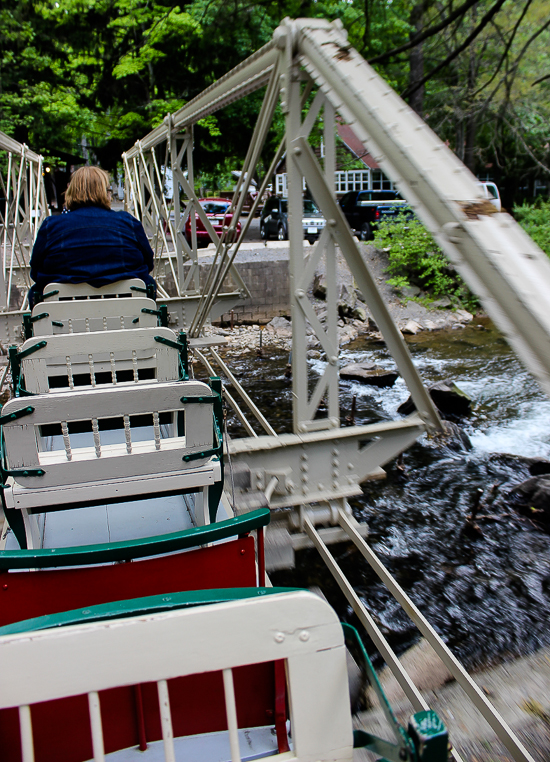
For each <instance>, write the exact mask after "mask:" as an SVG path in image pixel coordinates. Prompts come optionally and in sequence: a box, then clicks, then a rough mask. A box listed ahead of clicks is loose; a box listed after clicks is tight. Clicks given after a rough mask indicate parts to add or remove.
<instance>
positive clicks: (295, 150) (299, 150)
mask: <svg viewBox="0 0 550 762" xmlns="http://www.w3.org/2000/svg"><path fill="white" fill-rule="evenodd" d="M294 153H295V154H296V156H300V154H301V153H302V149H301V148H300V146H296V148H295V149H294Z"/></svg>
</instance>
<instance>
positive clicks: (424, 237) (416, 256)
mask: <svg viewBox="0 0 550 762" xmlns="http://www.w3.org/2000/svg"><path fill="white" fill-rule="evenodd" d="M373 243H374V245H375V246H376V248H377V249H382V250H383V251H385V252H386V253H387V255H388V268H387V271H386V272H387V273H388V275H390V276H391V277H390V278H389V279H388V281H387V282H388V283H389V284H390V285H392V286H394V288H397V289H401V288H406V287H407V286H417V287H418V288H420V289H422V291H423V292H424V297H423V298H424V299H427V300H428V301H430V300H431V299H434V298H436V297H438V296H441V295H443V294H445V295H448V296H449V297H450V298H451V299H454V301H455V302H456V303H460V304H466V305H468V306H472V305H473V301H474V300H473V297H472V295H471V293H470V292H469V290H468V289H467V287H466V286H465V284H464V282H463V281H462V280H461V278H460V276H459V275H457V273H456V271H455V270H454V268H453V267H452V266H451V265H450V264H449V260H448V259H447V258H446V256H445V255H444V254H443V252H442V251H441V249H440V248H439V246H438V245H437V243H436V242H435V241H434V239H433V237H432V236H431V235H430V233H428V231H427V230H426V228H425V227H424V226H423V225H422V223H421V222H420V221H419V220H417V219H412V220H409V219H407V218H406V216H404V215H400V216H399V217H398V218H397V220H395V221H388V222H381V223H380V224H379V225H378V228H377V230H376V231H375V234H374V242H373Z"/></svg>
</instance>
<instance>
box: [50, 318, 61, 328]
mask: <svg viewBox="0 0 550 762" xmlns="http://www.w3.org/2000/svg"><path fill="white" fill-rule="evenodd" d="M52 325H56V326H57V327H58V328H63V323H62V322H61V320H52Z"/></svg>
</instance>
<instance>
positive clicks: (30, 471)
mask: <svg viewBox="0 0 550 762" xmlns="http://www.w3.org/2000/svg"><path fill="white" fill-rule="evenodd" d="M45 473H46V472H45V471H44V469H43V468H15V469H13V470H12V471H6V470H5V471H4V474H5V475H6V476H20V477H21V476H44V474H45Z"/></svg>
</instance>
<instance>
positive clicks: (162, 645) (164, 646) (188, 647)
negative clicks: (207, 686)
mask: <svg viewBox="0 0 550 762" xmlns="http://www.w3.org/2000/svg"><path fill="white" fill-rule="evenodd" d="M0 660H1V662H2V665H3V668H2V670H0V709H3V708H8V707H17V708H18V712H19V720H20V728H21V748H22V749H23V754H22V758H23V761H24V762H27V760H31V759H32V753H33V748H34V743H35V741H36V742H38V740H39V739H38V738H36V739H35V738H34V734H33V721H32V716H35V715H34V712H33V715H31V709H30V706H31V705H33V704H36V703H38V702H46V701H51V700H56V699H63V698H65V697H68V696H81V695H84V696H86V695H87V703H88V707H89V723H88V727H87V728H86V731H85V732H84V733H83V735H85V736H86V742H85V743H84V739H82V738H78V739H75V740H74V741H73V750H74V751H75V758H76V759H79V756H78V752H77V751H76V749H77V747H78V746H79V745H80V744H83V746H84V748H85V749H86V751H87V752H88V750H89V740H88V739H89V738H90V734H91V738H92V746H93V756H94V758H95V759H96V760H99V759H103V755H104V753H105V748H104V737H107V735H110V734H108V733H104V726H105V727H106V726H107V725H108V724H109V723H113V722H114V723H116V722H117V720H118V721H121V718H122V717H123V712H124V707H123V706H121V705H120V704H117V705H116V707H114V708H113V707H112V708H111V712H108V710H107V702H108V701H109V693H106V694H103V693H101V692H102V691H108V690H109V689H117V688H118V687H119V686H134V685H143V684H150V683H153V684H155V683H156V688H157V696H158V703H157V707H156V708H155V709H153V710H152V712H153V713H154V714H156V716H157V717H158V716H159V714H158V713H159V711H160V722H161V729H162V739H163V749H164V756H163V755H162V751H161V748H159V749H158V751H159V757H160V758H164V759H165V760H174V759H175V758H176V749H178V739H177V738H176V739H175V738H174V736H178V735H179V734H178V732H177V730H176V732H175V730H174V729H177V727H178V726H179V727H180V728H181V727H182V723H181V718H180V713H181V712H182V711H183V712H186V711H189V701H191V702H193V700H194V699H193V697H190V696H188V699H189V700H188V701H184V702H183V706H181V705H179V704H176V703H174V704H172V705H171V696H173V695H174V694H173V691H172V690H170V691H169V688H168V685H169V681H173V682H171V685H172V686H173V685H175V684H176V682H177V681H176V680H175V678H180V677H185V676H191V675H196V676H199V675H200V678H201V679H207V678H208V676H209V675H211V674H212V673H216V672H217V673H218V674H219V672H221V673H222V675H221V677H222V680H220V681H219V682H218V683H216V684H215V686H216V688H217V691H219V692H220V693H221V694H222V695H221V696H213V695H209V696H208V698H206V697H204V712H205V713H208V712H209V709H210V706H211V705H216V706H217V705H218V704H219V702H220V701H221V702H222V706H223V703H225V708H226V718H227V725H226V727H227V728H228V735H229V746H230V748H231V759H232V760H233V762H236V760H241V759H242V758H243V757H246V756H247V749H246V748H244V747H241V748H239V727H238V717H239V716H238V714H237V711H236V705H237V703H238V702H237V701H236V695H235V689H234V675H235V674H237V673H238V672H239V669H240V668H246V667H247V666H248V665H261V664H265V663H270V662H274V661H276V662H280V661H281V660H284V662H285V665H286V682H287V691H288V698H289V706H290V724H291V738H292V747H293V754H292V758H293V759H296V760H303V761H304V762H306V760H307V762H311V761H312V760H319V761H320V762H321V761H324V760H336V759H337V760H341V761H342V762H345V761H346V760H350V761H351V759H352V753H353V752H352V724H351V712H350V705H349V694H348V677H347V671H346V656H345V646H344V638H343V632H342V628H341V626H340V624H339V622H338V619H337V617H336V615H335V613H334V611H333V610H332V609H331V607H330V606H329V605H328V604H327V603H326V602H325V601H323V600H321V599H320V598H318V597H317V596H315V595H313V594H312V593H309V592H306V591H299V592H290V593H281V594H277V595H271V596H266V597H260V598H253V599H245V600H235V601H230V602H227V603H220V604H215V605H212V606H199V607H197V608H191V609H185V610H179V611H173V612H170V613H161V614H149V615H141V616H136V617H132V618H127V619H120V620H115V621H113V620H110V621H109V622H99V623H93V624H82V625H75V626H70V627H65V628H60V629H57V630H42V631H39V632H36V633H33V636H32V638H30V637H29V635H28V633H24V634H19V635H6V636H3V637H0ZM211 686H212V684H211ZM211 689H212V688H211ZM102 705H103V710H104V711H103V715H102V711H101V709H102ZM54 706H55V705H54ZM58 707H59V710H60V711H63V708H64V707H66V703H65V704H61V703H60V704H59V705H58ZM113 709H114V711H113ZM133 711H134V713H135V710H133ZM36 716H37V722H36V725H35V732H36V735H37V736H38V733H39V732H40V731H42V730H45V732H47V730H48V726H47V725H46V727H45V728H44V727H43V726H40V725H39V722H38V720H39V718H40V716H39V715H36ZM150 719H151V718H150V717H146V721H147V720H150ZM183 719H184V721H185V716H184V718H183ZM15 721H16V720H15ZM146 724H147V722H146ZM266 724H268V723H266ZM187 732H188V731H187ZM184 733H185V731H184ZM184 733H183V734H184ZM1 744H2V740H0V748H1ZM179 751H182V752H183V754H178V758H187V757H186V754H185V746H184V747H183V749H179ZM5 758H9V755H6V757H5ZM86 758H89V756H88V757H85V756H84V757H82V759H86ZM201 758H203V757H201ZM267 758H269V759H274V760H276V759H277V758H279V755H278V752H277V751H274V753H273V754H272V755H270V756H269V757H267ZM205 762H206V760H205Z"/></svg>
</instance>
